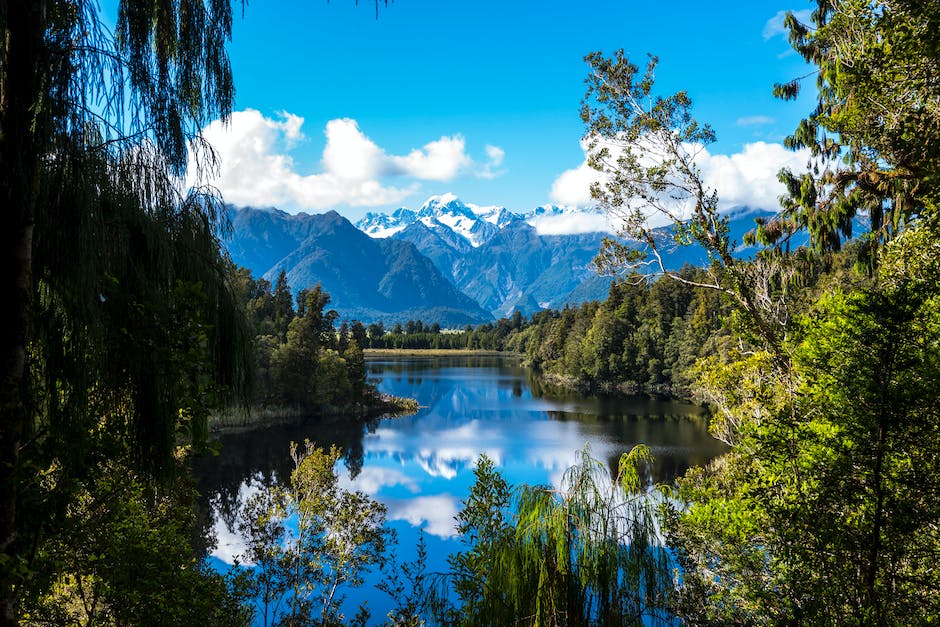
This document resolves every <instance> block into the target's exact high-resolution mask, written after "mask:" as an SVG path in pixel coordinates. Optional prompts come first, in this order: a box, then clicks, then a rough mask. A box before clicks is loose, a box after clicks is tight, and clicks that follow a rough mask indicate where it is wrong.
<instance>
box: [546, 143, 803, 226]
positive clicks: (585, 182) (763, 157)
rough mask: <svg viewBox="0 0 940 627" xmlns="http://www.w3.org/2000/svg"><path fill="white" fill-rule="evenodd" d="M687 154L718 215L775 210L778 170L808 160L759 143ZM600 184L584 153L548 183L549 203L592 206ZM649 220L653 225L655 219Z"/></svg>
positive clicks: (798, 168) (780, 186) (779, 187)
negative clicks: (711, 192) (714, 195)
mask: <svg viewBox="0 0 940 627" xmlns="http://www.w3.org/2000/svg"><path fill="white" fill-rule="evenodd" d="M582 145H583V144H582ZM614 150H615V148H613V147H612V152H614ZM690 152H692V153H696V152H697V156H696V159H695V162H696V163H697V164H698V166H699V168H701V172H702V178H703V180H704V183H705V185H706V186H707V187H709V188H711V189H715V190H717V191H718V201H719V210H722V211H725V210H728V209H731V208H732V207H739V206H746V207H760V208H762V209H768V210H771V211H773V210H776V209H777V208H778V207H779V202H778V198H779V196H780V195H781V194H783V193H784V191H785V188H784V186H783V183H781V182H780V181H778V180H777V173H778V172H779V171H780V169H781V168H789V169H791V170H793V171H801V170H803V169H805V167H806V163H807V160H808V159H809V152H808V151H806V150H802V151H797V152H794V151H791V150H787V149H786V148H784V147H783V146H782V145H781V144H773V143H767V142H762V141H759V142H753V143H750V144H746V145H745V146H744V149H743V150H742V151H741V152H737V153H734V154H731V155H722V154H712V153H710V152H709V151H708V149H707V148H704V147H696V148H695V149H690ZM614 154H616V153H614ZM601 181H602V176H601V174H600V173H599V172H597V171H596V170H594V169H593V168H591V167H590V166H589V165H588V163H587V154H586V153H585V160H584V161H583V162H582V163H581V165H579V166H577V167H576V168H572V169H570V170H566V171H565V172H562V173H561V174H560V175H559V176H558V178H556V179H555V181H554V183H552V189H551V199H552V201H553V202H556V203H558V204H561V205H566V206H574V207H590V206H593V205H594V204H595V203H594V201H593V200H592V199H591V191H590V189H591V184H592V183H595V182H601ZM652 220H653V221H654V222H655V218H653V219H652ZM654 226H655V225H654Z"/></svg>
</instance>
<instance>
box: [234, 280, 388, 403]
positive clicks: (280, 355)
mask: <svg viewBox="0 0 940 627" xmlns="http://www.w3.org/2000/svg"><path fill="white" fill-rule="evenodd" d="M228 275H229V277H230V278H231V280H232V283H233V284H234V285H235V291H236V293H237V294H238V296H239V298H240V299H241V303H242V304H243V306H244V308H245V310H246V312H247V316H248V323H249V325H250V326H251V328H252V329H253V330H254V331H255V333H256V336H255V351H256V353H255V363H256V372H257V377H256V382H255V383H256V385H255V395H254V402H255V403H256V404H259V405H262V406H278V407H298V408H301V409H302V410H303V411H306V412H311V413H313V412H325V411H335V410H336V409H337V408H343V409H349V410H355V409H356V408H367V409H375V408H377V407H379V406H380V405H382V403H381V399H379V398H378V397H377V394H376V392H375V390H374V388H373V387H372V386H370V385H367V383H366V367H365V357H364V355H363V353H362V349H361V346H362V344H360V340H361V341H363V342H365V341H368V339H367V332H366V330H365V327H363V325H362V324H361V323H358V322H354V323H353V324H352V325H351V326H350V325H348V324H347V323H345V322H344V323H343V324H344V325H345V326H341V327H340V330H339V332H337V331H336V329H335V323H336V319H337V317H338V316H337V313H336V311H335V310H332V309H326V307H327V305H328V304H329V302H330V295H329V294H327V293H326V292H325V291H323V288H322V287H321V286H320V285H319V284H317V285H315V286H314V287H313V288H311V289H305V290H301V292H300V293H298V294H297V308H296V311H295V309H294V307H293V305H292V300H291V296H290V291H289V289H288V287H287V279H286V275H285V274H284V273H283V272H282V273H281V274H280V275H279V277H278V280H277V282H276V284H275V286H274V288H273V291H272V287H271V284H270V282H268V281H266V280H265V279H257V280H256V279H254V278H253V277H252V276H251V273H250V272H249V271H248V270H247V269H245V268H236V267H234V266H231V267H229V268H228Z"/></svg>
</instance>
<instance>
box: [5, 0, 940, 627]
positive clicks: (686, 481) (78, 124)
mask: <svg viewBox="0 0 940 627" xmlns="http://www.w3.org/2000/svg"><path fill="white" fill-rule="evenodd" d="M813 5H814V10H813V13H812V16H811V18H810V20H809V22H808V23H803V22H800V21H799V20H798V19H797V18H796V17H795V16H794V15H793V14H789V15H788V16H787V19H786V28H787V30H788V34H789V41H790V44H791V46H792V48H793V50H794V51H795V52H796V53H797V54H799V55H800V56H801V57H802V58H803V59H805V61H806V62H807V63H808V64H809V65H810V66H811V67H812V73H811V74H810V75H809V76H807V77H803V78H794V80H793V81H791V82H786V83H782V84H779V85H776V86H774V93H775V94H776V95H777V96H778V97H779V98H782V99H784V100H795V99H796V97H797V96H798V95H799V94H800V93H803V92H806V91H811V92H812V94H813V96H814V99H815V103H814V106H813V108H812V110H810V111H808V112H807V113H806V117H805V118H804V119H803V120H802V121H801V122H800V124H799V126H798V127H797V128H796V129H795V130H794V132H793V134H792V135H791V136H790V137H788V138H787V140H786V142H785V143H786V145H787V147H789V148H792V149H803V150H807V151H809V154H810V155H811V159H810V163H809V164H808V165H809V167H808V168H807V169H806V171H804V172H793V171H788V170H784V171H781V172H780V180H781V181H782V182H783V183H784V185H785V187H786V190H787V192H786V194H785V195H784V196H783V197H781V199H780V202H781V211H780V213H779V214H778V215H777V216H776V217H774V218H773V219H770V220H766V221H763V222H761V223H759V224H755V229H754V231H753V232H752V233H751V234H749V236H748V242H747V243H749V244H759V245H760V246H761V248H762V250H761V252H760V253H759V254H757V255H756V256H755V257H754V258H753V259H749V260H742V259H740V258H739V257H737V256H735V255H734V254H733V252H734V250H735V246H736V245H737V244H738V243H737V242H733V241H730V238H729V237H728V229H727V219H726V218H723V217H722V214H721V213H720V211H719V194H720V190H713V189H710V188H708V187H707V185H705V184H704V182H703V177H702V174H701V172H700V170H699V169H698V166H697V165H696V162H695V157H694V155H695V153H696V150H697V148H698V147H701V146H707V145H709V144H710V143H712V142H713V141H714V139H715V134H714V131H713V130H712V129H711V128H710V127H709V126H708V125H707V124H705V123H700V122H699V121H697V120H696V119H695V117H694V116H693V113H692V102H691V99H690V98H689V96H688V94H687V93H685V92H681V91H680V92H677V93H674V94H668V95H663V94H660V93H658V92H657V91H656V85H655V68H656V64H657V60H656V59H655V58H650V59H649V60H648V63H647V64H646V66H645V67H641V66H638V65H636V64H634V63H633V62H631V60H630V58H629V57H628V56H627V55H625V54H624V53H623V52H622V51H621V52H615V53H613V54H611V55H604V54H602V53H592V54H591V55H589V56H588V57H587V58H586V61H587V62H588V65H589V75H588V77H587V91H586V94H585V97H584V101H583V105H582V108H581V117H582V120H583V122H584V124H585V136H584V140H585V144H586V145H587V148H588V151H589V163H590V165H591V166H592V167H593V168H595V169H596V170H598V171H599V172H601V173H603V174H604V175H605V178H604V181H605V182H603V183H598V184H595V185H594V187H593V188H592V194H593V196H594V198H595V200H596V201H597V203H598V205H599V206H600V207H602V208H603V209H605V210H606V211H607V212H608V213H609V214H610V215H611V216H613V217H615V218H616V219H617V220H618V221H619V223H620V224H621V225H622V227H621V231H620V234H619V235H620V237H618V238H611V239H609V240H607V242H606V243H605V246H604V248H603V249H602V250H601V251H600V253H599V256H598V260H597V264H598V267H599V269H601V270H604V271H608V272H616V273H619V274H621V275H622V276H623V280H621V281H619V282H617V283H615V284H614V287H613V288H612V289H611V292H610V296H609V298H608V299H607V300H606V301H605V302H602V303H595V304H588V305H584V306H582V307H580V308H569V309H565V310H562V311H548V312H543V313H540V314H536V315H535V316H534V317H532V318H531V319H530V320H528V321H525V320H522V319H521V317H515V318H511V319H507V320H504V321H500V322H498V323H496V324H494V325H492V326H491V327H489V328H482V329H476V330H474V329H471V330H469V331H467V332H465V333H464V334H463V335H460V334H454V335H453V337H454V338H455V339H454V341H457V340H456V338H458V337H462V338H463V339H464V340H465V341H466V345H467V346H468V347H471V348H506V349H509V350H514V351H518V352H522V353H524V354H525V355H526V356H527V358H528V359H529V360H531V362H532V363H533V364H535V365H537V366H538V367H539V368H540V369H541V370H542V371H543V372H545V373H549V374H553V375H555V376H558V377H561V378H564V379H567V380H570V381H572V382H576V383H580V384H583V385H594V386H605V385H606V386H613V387H616V386H618V385H621V384H630V385H635V386H638V387H643V386H656V385H661V384H670V385H672V384H675V385H681V386H683V387H688V388H689V389H691V390H694V392H695V393H696V394H698V395H700V397H701V398H703V399H705V400H706V401H707V402H708V403H709V404H710V405H711V406H712V407H713V408H714V411H713V417H712V420H711V424H710V431H711V433H712V434H713V435H714V436H715V437H716V438H718V439H719V440H721V441H723V442H724V443H726V444H727V445H728V447H729V452H728V453H727V454H726V455H724V456H722V457H720V458H718V459H717V460H715V461H714V462H713V463H711V464H709V465H708V466H706V467H699V468H694V469H692V470H691V471H690V472H689V473H688V474H687V475H686V476H684V477H682V478H681V479H679V480H678V482H677V483H676V485H672V486H660V487H658V488H654V489H651V490H647V489H646V486H644V485H642V482H641V481H640V479H639V477H640V476H641V469H642V467H643V464H644V463H648V454H649V453H648V451H647V450H645V449H644V448H642V447H640V448H637V449H634V450H633V451H630V452H627V453H625V454H624V457H623V458H622V459H621V463H620V465H619V472H618V473H617V476H616V477H615V481H614V482H613V483H612V482H611V481H610V480H609V478H608V477H606V476H604V475H603V473H602V472H601V470H602V468H600V467H599V465H598V464H597V463H596V462H595V461H594V460H592V459H591V458H590V455H589V452H588V451H585V452H584V453H583V455H582V457H581V461H580V462H579V464H578V465H576V466H574V467H573V468H572V469H570V470H569V472H568V474H567V475H566V477H567V479H566V483H565V485H566V486H568V487H569V489H568V490H548V489H544V488H538V487H527V486H521V487H514V486H509V485H508V484H507V483H506V482H505V481H504V480H503V479H502V477H501V476H500V474H499V472H498V469H497V468H495V467H494V465H493V464H492V462H491V461H490V460H488V459H487V458H486V457H481V458H480V459H479V461H478V463H477V466H476V483H475V484H474V486H473V488H472V489H471V491H470V494H469V495H468V496H467V498H466V500H465V501H464V502H463V504H462V509H461V511H460V513H459V514H458V517H457V521H456V522H457V525H458V532H459V534H460V538H461V541H462V542H463V543H464V550H462V551H461V552H460V553H458V554H456V555H454V556H452V557H451V560H450V562H449V566H450V572H449V573H448V574H447V576H446V577H444V578H443V579H434V580H432V578H429V577H428V576H427V575H426V574H425V573H423V570H422V565H421V559H420V554H419V559H418V561H417V562H415V563H407V564H397V563H396V562H395V560H394V559H393V558H392V556H391V555H390V554H389V552H388V550H387V549H388V547H389V540H390V539H389V537H388V534H387V532H386V531H385V528H384V516H385V512H384V510H383V506H382V505H381V504H379V503H376V502H374V501H371V500H369V499H368V497H366V496H365V495H363V494H362V493H359V492H350V491H347V490H345V489H344V488H343V487H342V486H340V485H339V484H338V480H337V475H336V470H335V464H336V462H337V460H338V459H339V452H338V451H323V450H319V449H316V448H315V447H314V446H312V445H309V444H304V445H302V446H301V445H297V446H295V447H294V448H293V450H292V451H290V454H291V457H292V460H293V461H294V464H295V468H294V472H293V474H292V476H291V485H290V487H289V488H285V489H284V490H276V491H272V492H270V493H266V492H261V493H259V494H260V495H259V496H258V499H257V500H256V501H251V502H249V503H248V504H247V507H248V509H247V510H246V512H245V515H244V517H243V521H244V525H245V531H246V533H247V534H248V535H249V537H251V539H252V543H251V544H250V546H251V548H252V550H253V551H256V553H255V555H254V560H253V561H254V562H255V564H257V565H259V567H258V568H255V569H254V570H252V571H251V572H250V573H249V574H247V575H246V574H244V573H241V574H239V573H237V572H233V573H229V574H222V573H219V572H216V571H213V570H212V569H210V568H208V567H207V566H206V564H205V563H204V562H203V561H202V560H201V559H200V556H199V555H198V554H197V551H196V549H195V548H194V544H193V539H192V534H193V532H194V529H195V528H196V521H195V517H196V513H195V506H194V502H195V499H196V494H195V492H194V488H193V483H192V480H191V478H190V476H189V467H190V462H191V460H192V459H193V457H194V456H198V455H205V454H208V453H210V451H211V449H212V445H211V442H210V438H209V431H208V424H209V418H210V415H211V414H212V412H213V411H215V410H217V409H218V408H220V407H224V406H231V405H233V404H238V403H250V402H252V400H255V401H257V400H258V398H259V397H258V395H260V396H261V397H265V396H266V395H269V397H268V398H265V399H263V400H267V401H272V402H273V401H277V402H286V403H291V404H301V405H304V404H308V403H309V404H311V405H316V406H321V405H333V404H337V403H341V402H342V401H350V400H351V399H352V402H353V403H354V404H355V403H357V402H360V401H359V400H357V399H355V397H356V396H357V395H361V394H363V393H367V392H363V390H364V388H363V386H362V384H363V383H364V375H363V370H362V352H361V349H362V347H363V343H364V342H367V341H368V342H377V341H379V340H380V338H388V337H391V338H394V337H396V336H400V337H409V334H407V333H401V334H395V333H392V334H391V335H390V336H389V335H383V334H380V331H382V329H381V328H371V329H370V328H364V327H363V326H362V325H356V324H355V323H351V324H348V325H347V328H346V330H345V331H344V330H342V329H341V330H340V331H339V333H335V332H334V322H335V319H334V318H333V316H332V315H331V314H330V312H329V311H328V310H326V311H325V310H324V309H325V307H326V305H327V304H328V296H327V295H326V294H325V293H323V292H322V290H320V289H317V288H315V287H314V288H311V289H310V290H307V291H305V292H304V293H302V294H301V298H300V299H299V300H297V301H292V299H291V298H290V295H289V293H288V294H287V298H286V299H285V294H284V290H283V289H280V290H279V289H278V286H277V285H275V286H274V287H273V291H272V288H271V286H270V285H268V284H266V283H262V282H261V281H259V280H255V279H253V278H251V277H250V276H245V275H243V274H241V275H240V274H239V273H238V271H237V270H236V269H233V268H232V267H231V265H230V264H229V263H228V261H227V260H226V259H225V256H224V254H223V252H222V248H221V245H220V238H221V237H223V236H224V233H225V228H226V225H225V223H224V215H225V214H224V206H223V204H222V199H221V197H220V196H219V194H218V192H217V190H215V189H213V188H211V187H208V186H202V185H196V186H195V187H189V186H185V185H183V184H182V183H183V181H184V179H185V173H186V172H187V167H188V166H189V165H190V161H191V160H195V161H196V162H198V164H197V165H200V166H201V167H204V168H211V167H212V163H211V162H212V158H213V153H212V150H211V147H209V146H208V145H206V144H205V142H204V139H203V138H202V137H201V135H200V129H201V128H203V127H205V126H206V124H207V123H208V122H210V121H211V120H213V119H216V118H218V117H222V118H225V117H226V116H228V115H230V114H231V112H232V107H233V97H234V96H233V95H234V85H233V82H232V72H231V67H230V63H229V59H228V56H227V51H226V42H227V41H228V40H229V39H230V37H231V34H232V19H233V10H232V9H233V7H232V5H231V3H230V2H229V1H228V0H187V1H186V2H180V3H148V2H128V1H125V2H120V3H119V11H118V16H117V22H116V24H115V25H114V28H113V31H112V30H109V29H107V28H105V27H104V25H103V24H102V21H101V16H100V13H99V10H98V8H97V6H96V5H94V4H89V3H86V2H78V1H76V0H44V1H37V2H6V3H3V4H2V5H0V24H2V29H3V33H4V37H3V38H2V39H0V164H2V168H0V198H2V201H0V206H2V207H3V209H2V213H0V215H2V220H3V225H2V228H0V238H2V242H0V255H2V262H0V269H2V272H0V280H2V285H0V289H2V290H3V292H4V294H6V295H7V298H6V299H5V303H6V305H5V311H6V312H7V316H6V321H5V324H4V325H3V326H2V327H0V338H2V341H0V367H2V385H0V412H2V421H0V625H4V626H6V625H20V624H25V625H68V624H105V625H148V624H155V625H156V624H159V625H194V624H210V625H238V624H250V623H251V622H252V621H256V622H257V621H258V620H259V619H261V620H263V621H265V622H266V621H267V620H268V613H267V606H265V607H264V608H263V610H262V609H261V608H259V606H258V605H257V604H256V603H255V602H253V600H254V601H257V600H258V599H261V600H262V601H263V602H265V603H266V602H267V600H268V599H271V600H272V602H276V601H277V600H285V603H286V605H284V606H282V607H281V611H280V613H279V614H276V615H275V614H272V621H274V620H275V619H276V620H277V621H278V622H279V624H285V625H298V624H315V625H326V624H338V623H346V622H351V623H356V622H363V621H365V620H366V616H365V614H362V615H361V616H359V617H346V616H342V615H341V614H340V613H339V611H338V609H337V607H338V606H337V605H336V601H337V597H336V596H335V593H336V591H337V589H338V586H340V585H349V586H351V585H355V584H356V582H357V581H359V577H360V574H361V570H362V569H363V568H370V567H379V566H384V567H385V568H388V569H389V570H388V572H389V575H388V577H387V580H386V581H387V585H386V588H387V590H386V592H387V593H388V594H389V595H390V596H392V597H393V598H395V599H396V602H397V608H396V610H394V611H393V612H391V613H390V614H389V616H388V617H387V622H388V623H390V624H396V625H417V624H422V623H429V622H430V623H441V624H468V625H476V624H480V625H487V624H505V623H508V622H511V621H520V622H522V623H523V624H532V625H585V624H598V625H607V624H637V625H639V624H651V623H653V624H672V623H676V622H680V623H689V624H807V625H820V624H839V625H845V624H850V625H897V624H931V623H934V622H937V620H938V617H940V571H938V569H937V568H936V564H937V557H938V555H940V406H938V405H937V402H936V399H937V398H938V397H940V213H938V206H940V189H938V174H937V173H938V172H940V87H938V86H940V6H938V5H936V4H935V3H922V2H914V1H910V0H882V1H878V2H871V1H863V0H818V1H817V2H815V3H813ZM376 6H378V3H377V4H376ZM90 103H94V105H92V104H90ZM653 215H656V216H659V217H664V218H665V219H667V220H668V221H670V222H671V223H672V224H673V226H674V232H675V242H673V243H675V244H680V245H681V244H683V243H689V242H696V243H698V244H699V245H701V246H703V247H704V248H705V249H706V250H707V251H708V252H709V255H710V258H711V264H710V266H709V267H707V268H700V269H692V268H689V269H685V270H683V271H681V272H670V271H668V270H667V269H666V268H665V266H663V265H662V264H661V257H660V255H661V254H662V249H663V242H662V241H660V240H658V239H657V238H656V237H655V234H654V232H653V230H652V229H651V227H650V217H651V216H653ZM856 217H864V218H865V220H866V221H867V222H868V224H869V226H870V230H869V231H868V232H867V233H865V234H861V235H860V234H856V233H852V232H851V229H852V223H853V219H854V218H856ZM797 234H803V235H805V236H806V237H808V243H807V244H806V245H805V246H797V245H796V243H795V242H796V241H797V239H796V238H795V236H796V235H797ZM853 236H855V237H854V239H853V240H852V242H851V243H850V244H846V242H847V240H848V239H849V238H851V237H853ZM637 244H638V246H637ZM640 263H644V264H651V265H652V266H653V267H654V268H657V267H658V268H659V270H660V272H659V274H661V275H662V278H660V279H659V280H657V281H655V282H647V281H645V280H639V279H638V278H637V277H636V276H635V275H632V274H630V270H631V269H632V268H635V267H636V265H637V264H640ZM295 302H296V308H295V305H294V303H295ZM403 330H404V331H407V330H408V329H403ZM412 330H413V331H414V333H412V334H410V336H417V335H420V334H424V333H425V330H424V329H422V330H421V331H420V333H419V329H418V325H417V322H416V323H415V325H414V329H412ZM426 331H427V333H426V335H427V336H428V337H429V338H432V339H430V340H427V341H429V342H432V343H433V341H435V340H436V341H438V342H441V343H443V342H446V341H447V340H445V338H448V337H451V336H450V335H448V334H443V333H435V332H434V331H433V330H430V329H427V330H426ZM265 338H266V339H265ZM392 341H394V340H392ZM441 345H443V344H441ZM298 364H299V365H300V366H298ZM259 382H262V383H259ZM288 516H296V517H297V520H298V521H299V522H298V534H299V539H298V541H297V542H296V543H294V544H292V545H286V546H285V544H284V543H283V542H281V536H279V535H278V534H280V533H283V529H284V528H283V526H282V525H281V524H280V522H281V521H283V520H284V519H285V518H287V517H288ZM268 566H270V569H269V570H268V569H267V567H268ZM269 574H270V577H269V576H268V575H269ZM262 611H263V618H261V614H260V612H262Z"/></svg>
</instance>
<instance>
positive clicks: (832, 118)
mask: <svg viewBox="0 0 940 627" xmlns="http://www.w3.org/2000/svg"><path fill="white" fill-rule="evenodd" d="M811 22H812V23H811V24H802V23H800V22H799V21H798V20H797V18H796V17H795V16H794V15H793V14H788V16H787V18H786V21H785V24H786V26H787V28H788V29H789V33H790V43H791V45H792V46H793V48H794V49H795V50H796V51H797V52H798V53H799V54H800V55H801V56H802V57H803V58H804V59H805V60H806V62H807V63H809V64H811V65H814V66H816V68H817V70H816V71H815V72H814V73H813V74H815V76H816V91H817V94H818V96H817V104H816V107H815V108H814V109H813V110H812V111H811V112H810V113H809V115H807V116H806V118H805V119H804V120H803V121H801V122H800V124H799V126H798V128H797V129H796V131H795V132H794V133H793V135H792V136H790V137H789V138H788V139H787V140H786V144H787V146H789V147H791V148H807V149H809V150H810V151H811V153H812V156H813V158H812V163H810V165H809V168H808V169H807V171H806V172H805V173H800V174H794V173H792V172H789V171H786V170H784V171H783V172H781V175H780V176H781V180H782V181H783V182H784V183H786V185H787V188H788V193H787V196H786V198H785V200H784V204H783V207H784V211H783V212H782V213H781V214H780V216H779V217H777V218H775V219H774V220H772V221H771V222H770V223H768V224H766V225H762V226H761V227H760V228H758V230H757V232H756V234H755V236H756V239H758V240H760V241H763V242H765V243H767V242H779V241H786V240H787V239H788V238H789V236H790V235H792V234H793V233H794V232H795V231H797V230H800V229H805V230H807V231H808V232H809V233H810V235H811V236H812V244H813V247H814V249H815V250H817V251H820V252H825V251H829V250H833V249H834V250H838V248H839V247H840V244H841V241H842V239H843V238H844V237H846V236H850V235H851V234H852V219H853V218H855V216H856V215H858V214H859V213H864V214H867V216H868V218H869V220H870V223H871V232H870V233H868V234H866V235H864V236H863V239H864V242H865V246H864V248H862V253H863V254H862V256H861V262H862V263H863V265H865V266H867V267H868V268H869V269H871V267H872V266H873V264H874V263H875V262H876V260H877V254H876V253H877V251H878V248H879V246H880V245H881V244H882V243H883V242H886V241H890V240H891V239H893V238H894V237H896V236H897V234H898V233H900V231H901V229H902V228H903V226H904V225H905V224H907V223H909V222H910V221H911V220H913V219H915V218H916V217H917V216H918V215H921V214H922V212H923V211H924V210H925V208H926V205H927V204H933V205H934V206H935V205H936V201H937V195H938V193H940V188H938V181H937V176H936V173H937V171H938V170H940V140H938V139H937V138H938V136H940V135H938V133H937V128H938V120H940V105H938V104H937V86H936V85H937V82H936V81H937V76H938V75H940V35H938V32H940V8H938V7H937V5H936V3H931V2H916V1H911V0H879V1H874V2H872V1H869V0H836V1H827V2H822V1H820V2H817V3H816V9H815V10H814V11H813V13H812V17H811ZM801 89H802V79H795V80H793V81H790V82H788V83H785V84H782V85H777V86H776V87H775V93H776V95H777V96H779V97H781V98H784V99H792V98H795V97H796V96H797V94H798V93H799V92H800V91H801Z"/></svg>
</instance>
